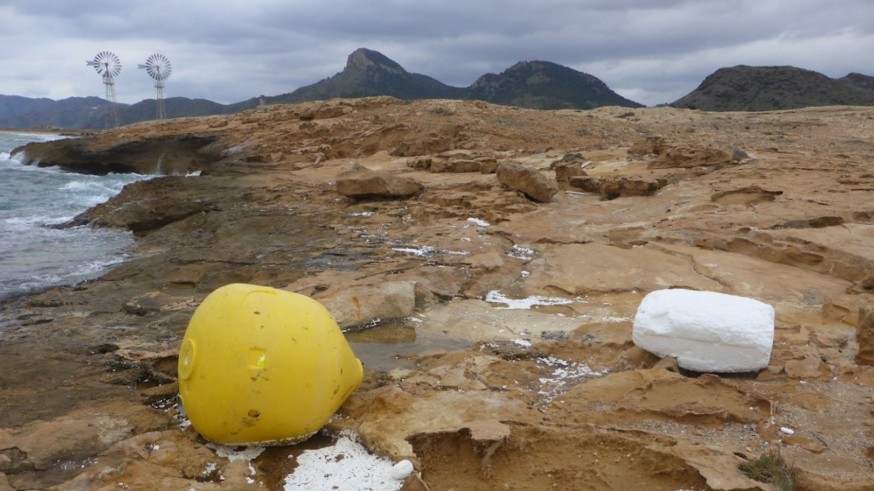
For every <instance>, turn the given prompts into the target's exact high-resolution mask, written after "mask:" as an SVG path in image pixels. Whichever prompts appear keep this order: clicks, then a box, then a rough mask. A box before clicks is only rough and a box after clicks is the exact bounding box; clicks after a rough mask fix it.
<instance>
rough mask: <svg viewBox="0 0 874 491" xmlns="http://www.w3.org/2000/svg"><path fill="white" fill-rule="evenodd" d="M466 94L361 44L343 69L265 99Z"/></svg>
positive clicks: (455, 96) (451, 96)
mask: <svg viewBox="0 0 874 491" xmlns="http://www.w3.org/2000/svg"><path fill="white" fill-rule="evenodd" d="M463 94H464V90H463V89H459V88H456V87H450V86H449V85H445V84H443V83H442V82H439V81H437V80H435V79H433V78H431V77H428V76H426V75H420V74H418V73H409V72H407V71H406V70H404V68H403V67H402V66H400V65H399V64H397V63H396V62H395V61H393V60H391V59H389V58H388V57H386V56H385V55H383V54H382V53H379V52H377V51H373V50H370V49H365V48H360V49H357V50H355V51H354V52H353V53H352V54H350V55H349V57H348V58H347V59H346V67H345V68H344V69H343V71H342V72H340V73H337V74H336V75H334V76H333V77H330V78H327V79H324V80H322V81H320V82H317V83H315V84H312V85H307V86H306V87H301V88H299V89H297V90H295V91H294V92H291V93H289V94H283V95H279V96H275V97H266V98H265V101H266V102H267V103H297V102H305V101H316V100H323V99H333V98H335V97H344V98H355V97H367V96H374V95H388V96H392V97H397V98H398V99H460V98H463Z"/></svg>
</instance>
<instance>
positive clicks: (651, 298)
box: [632, 289, 774, 373]
mask: <svg viewBox="0 0 874 491" xmlns="http://www.w3.org/2000/svg"><path fill="white" fill-rule="evenodd" d="M632 339H633V340H634V344H636V345H637V346H639V347H641V348H643V349H645V350H647V351H649V352H651V353H654V354H656V355H658V356H673V357H676V358H677V362H678V364H679V365H680V367H682V368H685V369H687V370H694V371H698V372H720V373H721V372H726V373H729V372H749V371H754V370H760V369H762V368H765V367H766V366H768V361H769V360H770V358H771V345H772V344H773V342H774V308H773V307H771V306H770V305H768V304H765V303H762V302H759V301H758V300H754V299H751V298H745V297H738V296H735V295H726V294H724V293H716V292H703V291H693V290H682V289H674V290H658V291H654V292H652V293H650V294H648V295H647V296H646V297H644V299H643V301H642V302H641V303H640V306H639V307H638V309H637V314H636V315H635V316H634V328H633V331H632Z"/></svg>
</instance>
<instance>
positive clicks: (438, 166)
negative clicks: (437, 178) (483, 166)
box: [431, 159, 480, 172]
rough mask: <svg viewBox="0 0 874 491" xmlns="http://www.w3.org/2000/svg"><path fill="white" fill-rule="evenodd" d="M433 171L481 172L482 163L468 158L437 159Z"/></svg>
mask: <svg viewBox="0 0 874 491" xmlns="http://www.w3.org/2000/svg"><path fill="white" fill-rule="evenodd" d="M431 172H480V163H479V162H477V161H476V160H466V159H453V160H435V161H434V162H432V163H431Z"/></svg>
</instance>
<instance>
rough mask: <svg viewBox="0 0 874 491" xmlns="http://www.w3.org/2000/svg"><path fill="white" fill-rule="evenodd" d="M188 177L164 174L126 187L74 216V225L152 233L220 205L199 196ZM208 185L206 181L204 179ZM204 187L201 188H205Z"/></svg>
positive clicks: (206, 187)
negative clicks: (103, 201) (90, 225)
mask: <svg viewBox="0 0 874 491" xmlns="http://www.w3.org/2000/svg"><path fill="white" fill-rule="evenodd" d="M187 179H188V178H186V177H163V178H159V179H150V180H147V181H139V182H135V183H133V184H129V185H127V186H125V188H124V189H123V190H122V192H121V193H120V194H118V195H116V196H113V197H112V198H110V199H109V200H108V201H106V202H105V203H101V204H99V205H97V206H95V207H94V208H90V209H88V210H87V211H85V212H83V213H82V214H80V215H79V216H77V217H76V218H74V219H73V221H72V222H71V224H72V225H81V224H92V225H96V226H100V227H121V228H127V229H128V230H130V231H132V232H136V233H143V232H149V231H152V230H155V229H158V228H161V227H163V226H165V225H168V224H170V223H173V222H178V221H180V220H184V219H185V218H188V217H190V216H192V215H197V214H199V213H203V212H207V211H212V210H215V209H216V208H217V206H216V204H215V203H214V202H212V201H211V200H210V199H209V198H204V197H203V196H202V195H200V196H199V193H198V190H195V189H192V186H190V184H191V183H190V182H189V181H187ZM201 184H204V185H206V184H207V182H206V181H204V182H201ZM206 189H208V186H204V187H203V188H201V189H200V191H205V190H206Z"/></svg>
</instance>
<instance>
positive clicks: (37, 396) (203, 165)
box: [0, 97, 874, 490]
mask: <svg viewBox="0 0 874 491" xmlns="http://www.w3.org/2000/svg"><path fill="white" fill-rule="evenodd" d="M872 121H874V109H872V108H854V107H834V108H815V109H806V110H796V111H782V112H773V113H768V112H759V113H706V112H700V111H688V110H680V109H672V108H650V109H641V110H635V111H634V115H633V116H631V117H629V116H628V115H627V114H626V113H625V112H624V111H623V110H622V109H621V108H599V109H596V110H592V111H528V110H520V109H514V108H509V107H502V106H491V105H488V104H485V103H481V102H470V101H416V102H401V101H398V100H395V99H391V98H385V97H377V98H366V99H356V100H334V101H324V102H313V103H307V104H301V105H296V106H284V105H276V106H266V107H262V108H259V109H255V110H252V111H247V112H244V113H241V114H239V115H233V116H211V117H205V118H186V119H174V120H167V121H162V122H153V123H141V124H137V125H131V126H126V127H122V128H118V129H116V130H111V131H105V132H102V133H100V134H98V135H96V136H94V137H90V138H83V139H81V140H70V141H67V142H66V143H64V144H58V145H57V146H46V147H40V150H37V149H36V148H29V149H28V150H27V152H28V155H29V156H30V157H32V158H37V157H36V155H37V154H38V152H45V153H44V154H43V155H51V156H52V157H51V160H52V161H54V162H56V163H59V164H62V165H67V166H68V168H71V169H79V170H80V171H83V172H102V171H103V170H106V169H110V168H113V169H115V167H113V166H115V165H117V164H119V163H120V162H122V160H121V159H122V158H128V159H132V160H138V163H136V164H135V165H134V164H133V163H126V164H125V167H124V168H123V169H122V168H118V169H116V170H125V169H133V168H137V169H145V168H148V169H151V170H150V172H163V173H168V174H171V173H174V174H175V173H178V174H182V173H185V174H188V173H189V172H190V171H194V170H200V171H201V172H200V175H190V176H187V177H182V176H168V177H163V178H159V179H155V180H153V181H146V182H140V183H137V184H135V185H131V186H128V187H126V188H125V189H124V191H122V192H121V193H120V194H119V195H118V196H117V197H115V198H113V199H112V200H110V201H108V202H107V203H105V204H103V205H100V206H98V207H95V208H94V209H92V210H89V211H88V212H86V213H85V214H84V215H83V216H82V217H79V220H78V221H77V223H92V224H94V225H97V226H109V227H120V228H126V229H128V230H132V231H134V232H135V236H136V244H135V246H134V248H133V250H132V251H131V259H130V260H129V261H127V262H125V263H124V264H121V265H118V266H117V267H115V268H114V269H112V270H111V271H110V272H108V273H107V274H106V275H104V276H103V277H102V278H100V279H97V280H93V281H89V282H85V283H82V284H80V285H76V286H70V287H58V288H52V289H49V290H46V291H44V292H40V293H37V294H34V295H29V296H26V297H20V298H15V299H10V300H7V301H5V302H4V304H3V306H2V310H0V391H2V397H0V489H5V488H9V489H46V488H49V487H52V486H57V487H58V489H119V488H129V489H188V488H194V489H249V488H251V489H279V488H281V486H282V482H283V480H284V476H285V475H287V474H288V473H291V472H293V470H294V466H295V461H294V457H295V455H299V454H300V452H302V451H303V449H304V448H307V446H310V447H312V446H320V445H326V444H329V443H330V441H331V435H332V434H333V432H335V431H338V430H341V429H348V430H352V431H355V432H356V433H357V434H358V435H359V436H360V438H361V440H362V441H363V442H364V443H365V444H366V445H367V447H368V448H369V449H370V450H371V451H373V452H376V453H379V454H380V455H385V456H388V457H391V458H394V459H400V458H411V460H412V461H413V462H414V463H415V465H416V469H417V474H415V475H414V476H411V477H410V478H409V481H408V483H407V486H408V487H409V488H410V489H417V488H416V487H415V486H419V488H418V489H428V488H430V489H449V488H455V489H493V488H495V487H497V488H501V487H515V488H518V489H550V488H556V489H576V488H581V487H583V488H585V487H590V488H593V489H616V490H625V489H631V488H639V489H724V490H728V489H768V487H767V485H764V484H762V483H757V482H755V481H751V480H749V479H748V478H746V477H745V476H743V475H742V474H741V473H740V472H739V471H737V464H738V463H740V462H743V461H745V460H752V459H755V458H756V457H758V456H759V455H761V454H762V453H764V452H765V451H767V450H770V449H775V448H776V449H779V452H780V453H781V454H782V455H783V456H784V457H785V458H786V460H787V461H789V462H791V463H792V464H793V465H794V466H795V467H796V468H797V470H798V476H799V486H800V488H801V489H817V490H839V489H840V490H846V489H851V490H863V489H871V488H872V487H874V471H872V468H871V465H870V458H871V455H872V448H874V433H872V431H871V427H872V425H874V412H872V406H871V393H872V390H874V367H872V366H870V365H868V364H866V363H869V362H870V356H869V354H870V348H871V342H870V336H868V335H867V334H866V333H868V331H870V329H868V327H869V326H868V324H869V322H868V320H869V319H870V314H862V315H861V316H860V312H869V311H870V306H871V305H872V304H874V291H872V288H871V281H870V279H871V278H872V275H874V236H872V233H874V205H871V203H872V200H871V196H872V192H874V173H872V170H871V168H872V167H871V166H872V155H871V146H870V142H871V140H872V138H874V135H872V131H874V126H872ZM187 135H198V136H196V137H195V138H204V139H203V140H198V141H197V145H193V146H190V147H186V148H185V151H184V152H183V151H182V150H181V149H180V147H179V146H178V144H177V143H178V142H181V141H185V140H186V138H189V137H188V136H187ZM174 142H177V143H174ZM138 148H140V149H148V151H145V150H144V151H143V153H141V154H137V152H135V151H134V150H136V149H138ZM739 149H743V150H739ZM162 151H165V156H168V157H169V156H173V158H172V159H169V160H168V159H167V158H165V159H164V160H163V161H162V166H161V167H160V168H158V167H156V166H155V164H156V160H157V157H158V156H159V155H160V153H161V152H162ZM83 155H87V156H88V158H89V159H93V160H94V162H93V163H92V164H89V166H92V165H93V167H88V168H85V167H81V163H82V161H81V159H82V158H83V157H82V156H83ZM137 155H139V156H137ZM192 158H194V159H195V160H194V161H193V162H192V160H191V159H192ZM199 158H203V159H204V160H202V161H201V160H197V159H199ZM48 160H49V159H48V158H45V161H48ZM65 162H66V164H65ZM356 163H357V164H360V165H361V166H363V167H366V168H367V169H370V171H372V172H373V173H375V174H377V175H379V176H382V177H386V176H387V177H388V178H390V179H396V178H397V179H400V178H403V179H411V180H413V181H415V182H417V183H419V184H420V185H421V188H419V189H418V190H417V191H415V192H413V193H406V192H405V193H402V194H403V195H404V197H403V198H402V199H397V198H387V197H385V196H380V197H378V198H375V199H374V198H373V197H372V196H371V197H369V198H366V199H360V198H357V197H356V198H350V197H349V196H352V195H347V196H344V195H342V194H341V193H338V187H339V186H337V185H336V184H335V181H336V180H337V178H338V176H339V175H341V173H342V172H343V171H344V170H348V169H349V168H350V167H352V166H353V164H356ZM435 163H437V169H436V170H445V171H446V172H432V170H435V169H434V168H433V166H434V164H435ZM508 163H513V165H514V167H515V168H516V170H517V171H518V173H519V175H522V174H524V175H527V176H528V177H527V179H532V180H539V178H540V177H543V178H545V179H546V182H547V184H545V185H544V186H543V187H542V189H541V190H540V191H531V190H530V189H529V190H527V191H526V190H525V189H519V188H522V187H523V186H518V187H514V186H511V189H516V190H520V191H522V192H521V193H520V192H512V191H509V190H508V188H507V187H505V186H506V184H504V183H502V182H503V181H502V180H500V177H499V176H496V175H494V174H492V173H491V172H494V171H495V169H500V168H502V167H503V166H506V165H507V164H508ZM441 166H444V167H441ZM583 173H585V175H583ZM553 175H555V176H556V178H557V179H558V180H560V181H562V186H567V184H565V181H566V182H567V183H569V182H570V181H572V180H574V179H581V178H591V181H588V182H593V183H595V182H597V183H604V185H603V186H601V185H600V184H599V186H600V187H597V188H593V189H594V191H592V192H590V191H583V190H582V189H581V188H578V187H570V186H567V187H565V188H564V190H559V189H558V186H557V184H556V182H554V181H552V176H553ZM532 176H533V177H532ZM504 181H506V179H504ZM513 181H514V182H517V183H518V182H521V180H518V179H514V180H513ZM508 182H509V181H508ZM622 183H626V184H627V183H642V184H640V186H643V187H642V188H641V189H644V190H647V191H646V192H637V191H635V190H636V189H638V187H636V186H638V184H633V185H631V186H626V187H625V188H623V187H622V186H623V184H622ZM645 183H658V185H659V188H658V190H657V191H656V192H649V191H648V189H649V186H648V185H643V184H645ZM609 186H618V189H619V191H618V195H616V193H615V192H613V191H609V189H613V188H610V187H609ZM386 189H387V188H386ZM603 189H607V190H608V192H607V193H606V195H605V194H604V191H603ZM623 189H624V191H623ZM541 192H543V194H542V195H541V194H540V193H541ZM381 193H382V191H380V193H379V194H381ZM523 193H524V194H523ZM365 194H373V191H372V190H371V191H370V192H369V193H365ZM526 195H527V196H526ZM605 197H610V198H614V199H606V200H605V199H603V198H605ZM531 198H533V200H532V199H531ZM231 282H247V283H256V284H262V285H268V286H273V287H277V288H285V289H288V290H291V291H297V292H300V293H304V294H307V295H310V296H313V297H315V298H317V299H320V300H321V301H323V302H324V303H325V305H327V306H329V308H330V310H331V311H332V312H333V313H334V315H335V316H336V317H337V319H338V320H339V321H341V323H343V324H344V326H348V327H349V328H350V329H349V331H348V332H347V333H346V335H347V338H348V339H349V340H350V342H351V344H352V346H353V350H355V352H356V354H357V355H358V356H359V357H360V358H361V359H362V361H363V363H364V367H365V380H364V383H363V385H362V387H361V389H359V390H358V391H357V392H356V393H355V394H353V395H352V397H351V398H350V399H349V400H348V401H347V403H346V405H344V407H343V408H342V409H341V410H340V412H339V413H338V415H337V417H336V418H335V419H334V420H333V422H332V423H331V424H330V425H329V427H328V428H327V429H326V430H325V432H324V433H323V434H320V435H318V436H316V437H314V439H313V440H311V441H309V442H306V443H304V444H301V445H299V446H296V447H276V448H271V449H266V450H264V449H247V450H246V452H247V453H240V452H239V451H238V450H239V449H227V448H220V447H216V446H213V445H207V444H206V442H205V441H203V440H202V439H200V438H199V437H198V436H197V435H196V434H195V433H194V432H193V431H192V429H191V428H190V425H188V424H187V422H186V420H185V418H184V416H183V415H181V414H180V411H179V407H178V405H177V400H176V397H175V395H176V391H177V385H176V383H175V376H176V361H177V360H176V356H177V354H178V346H179V342H180V340H181V337H182V334H183V332H184V330H185V327H186V325H187V323H188V319H189V318H190V316H191V314H192V312H193V310H194V309H195V308H196V306H197V305H198V304H199V302H200V301H201V300H202V299H203V298H204V297H205V296H206V295H207V294H208V293H210V292H211V291H212V290H214V289H215V288H218V287H220V286H223V285H225V284H227V283H231ZM666 288H686V289H694V290H708V291H718V292H723V293H729V294H734V295H741V296H745V297H749V298H754V299H757V300H760V301H762V302H765V303H767V304H770V305H772V306H773V307H774V309H775V311H776V318H775V319H776V321H775V330H774V344H773V347H772V353H771V357H770V360H769V362H768V366H767V367H766V368H765V369H763V370H760V371H759V372H758V373H756V374H752V375H751V374H745V375H743V376H728V375H721V376H717V375H714V374H700V375H699V374H691V373H688V372H685V371H684V370H683V369H682V368H681V367H678V366H677V364H676V363H675V362H672V360H670V359H665V360H659V359H658V358H657V357H656V356H654V355H652V354H650V353H648V352H646V351H644V350H642V349H640V348H639V347H636V346H634V344H633V343H632V318H633V317H634V314H635V312H636V310H637V308H638V306H639V304H640V302H641V300H642V299H643V297H644V296H645V295H646V294H647V293H649V292H651V291H654V290H660V289H666ZM866 315H867V316H866ZM290 457H291V458H290Z"/></svg>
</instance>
